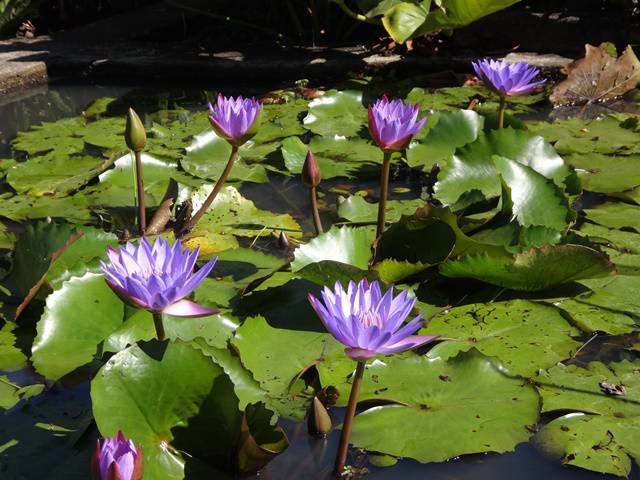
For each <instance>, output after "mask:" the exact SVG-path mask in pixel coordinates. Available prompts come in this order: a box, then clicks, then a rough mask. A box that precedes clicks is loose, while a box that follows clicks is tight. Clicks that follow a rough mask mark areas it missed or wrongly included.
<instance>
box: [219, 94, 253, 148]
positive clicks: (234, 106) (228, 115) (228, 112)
mask: <svg viewBox="0 0 640 480" xmlns="http://www.w3.org/2000/svg"><path fill="white" fill-rule="evenodd" d="M261 116H262V104H261V103H260V102H258V101H257V100H256V99H255V98H243V97H237V98H235V99H234V98H233V97H229V98H227V97H223V96H222V95H218V101H217V102H216V103H215V104H211V103H209V121H210V122H211V126H212V127H213V129H214V130H215V131H216V133H217V134H218V135H219V136H221V137H222V138H224V139H225V140H226V141H228V142H229V143H230V144H231V145H235V146H240V145H242V144H244V143H245V142H246V141H247V140H249V139H250V138H251V137H253V136H254V135H255V134H256V132H257V130H258V127H259V126H260V118H261Z"/></svg>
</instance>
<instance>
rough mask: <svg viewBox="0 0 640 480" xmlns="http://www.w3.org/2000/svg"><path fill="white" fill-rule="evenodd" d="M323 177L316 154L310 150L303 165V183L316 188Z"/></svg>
mask: <svg viewBox="0 0 640 480" xmlns="http://www.w3.org/2000/svg"><path fill="white" fill-rule="evenodd" d="M321 179H322V176H321V175H320V167H318V162H317V160H316V156H315V155H314V154H313V152H312V151H311V150H309V151H308V152H307V158H306V159H305V161H304V166H303V167H302V183H304V184H305V185H306V186H307V187H309V188H314V187H317V186H318V185H319V184H320V180H321Z"/></svg>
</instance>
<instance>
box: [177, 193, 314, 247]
mask: <svg viewBox="0 0 640 480" xmlns="http://www.w3.org/2000/svg"><path fill="white" fill-rule="evenodd" d="M211 188H212V187H211V186H205V187H202V188H201V189H200V190H198V191H196V192H195V193H193V194H192V196H191V199H192V200H193V202H194V206H195V205H196V204H197V203H198V202H200V201H203V200H204V199H205V198H206V197H207V196H208V194H209V193H210V191H211ZM195 208H196V209H197V208H198V206H196V207H195ZM280 231H285V232H286V233H287V235H290V236H293V237H296V236H299V235H300V233H301V232H300V226H299V225H298V224H297V223H296V221H295V220H294V219H293V218H292V217H291V215H288V214H276V213H272V212H269V211H266V210H260V209H258V208H256V206H255V205H254V203H253V202H252V201H251V200H247V199H246V198H244V197H243V196H242V195H240V192H238V190H237V189H235V188H234V187H232V186H226V187H224V188H223V189H222V190H221V191H220V193H219V194H218V196H217V197H216V199H215V200H214V202H213V204H211V207H210V208H209V209H208V210H207V212H206V213H205V214H204V216H203V217H202V218H201V219H200V221H199V222H198V223H197V224H196V226H195V228H194V229H193V230H192V231H191V232H189V233H188V234H187V235H186V236H185V238H184V239H185V241H184V244H185V245H186V246H188V247H189V248H195V247H200V249H201V252H202V254H203V255H211V254H213V253H217V252H220V251H223V250H228V249H233V248H236V247H238V242H237V240H236V239H235V237H234V235H237V236H240V237H258V236H262V235H271V234H272V233H274V232H280Z"/></svg>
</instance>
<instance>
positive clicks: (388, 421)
mask: <svg viewBox="0 0 640 480" xmlns="http://www.w3.org/2000/svg"><path fill="white" fill-rule="evenodd" d="M352 363H353V362H352ZM362 388H363V391H362V394H361V396H360V400H361V401H364V400H370V401H371V400H380V401H385V403H386V402H388V401H389V400H391V401H393V402H394V403H393V404H383V405H381V406H376V407H373V408H370V409H368V410H365V411H364V412H363V413H361V414H359V415H357V416H356V419H355V422H354V426H353V433H352V436H351V441H352V443H353V444H354V445H355V446H356V447H359V448H364V449H366V450H371V451H375V452H381V453H385V454H389V455H395V456H402V457H410V458H414V459H416V460H418V461H419V462H423V463H427V462H442V461H445V460H448V459H450V458H454V457H457V456H459V455H464V454H470V453H480V452H506V451H511V450H513V449H514V447H515V446H516V445H517V444H518V443H520V442H525V441H527V439H528V438H529V437H530V436H531V432H530V430H529V428H532V426H533V425H535V424H536V422H537V420H538V402H539V399H538V396H537V394H536V392H535V389H533V388H532V387H531V386H530V385H528V384H526V383H524V382H522V381H521V380H518V379H514V378H510V377H508V376H506V375H504V374H503V373H501V372H500V371H499V369H498V368H497V367H496V366H495V365H493V364H492V362H491V361H490V360H489V359H487V358H486V357H483V356H482V355H480V354H478V353H477V352H475V351H471V352H468V353H463V354H460V355H458V356H457V357H455V358H453V359H450V360H448V361H445V360H444V359H442V358H437V359H429V358H427V357H425V356H418V355H414V354H412V355H408V356H406V357H398V356H394V357H391V358H389V359H388V360H385V361H384V362H374V363H373V364H371V365H370V366H369V367H368V368H367V369H366V371H365V377H364V380H363V384H362ZM408 425H410V426H411V428H407V426H408ZM445 431H446V432H447V434H446V435H435V434H434V432H445Z"/></svg>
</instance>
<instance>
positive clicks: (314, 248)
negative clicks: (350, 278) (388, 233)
mask: <svg viewBox="0 0 640 480" xmlns="http://www.w3.org/2000/svg"><path fill="white" fill-rule="evenodd" d="M373 236H374V233H373V230H371V229H369V228H351V227H341V228H340V227H332V228H331V230H329V231H328V232H325V233H323V234H321V235H318V236H317V237H316V238H314V239H313V240H311V241H310V242H309V243H307V244H306V245H301V246H300V247H298V248H296V250H295V252H294V255H295V260H294V261H293V262H292V263H291V270H293V271H294V272H295V271H297V270H300V269H302V268H303V267H306V266H307V265H309V264H311V263H315V262H320V261H322V260H332V261H334V262H341V263H345V264H348V265H353V266H354V267H358V268H360V269H362V270H366V269H368V266H369V259H370V258H371V243H372V242H373Z"/></svg>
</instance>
